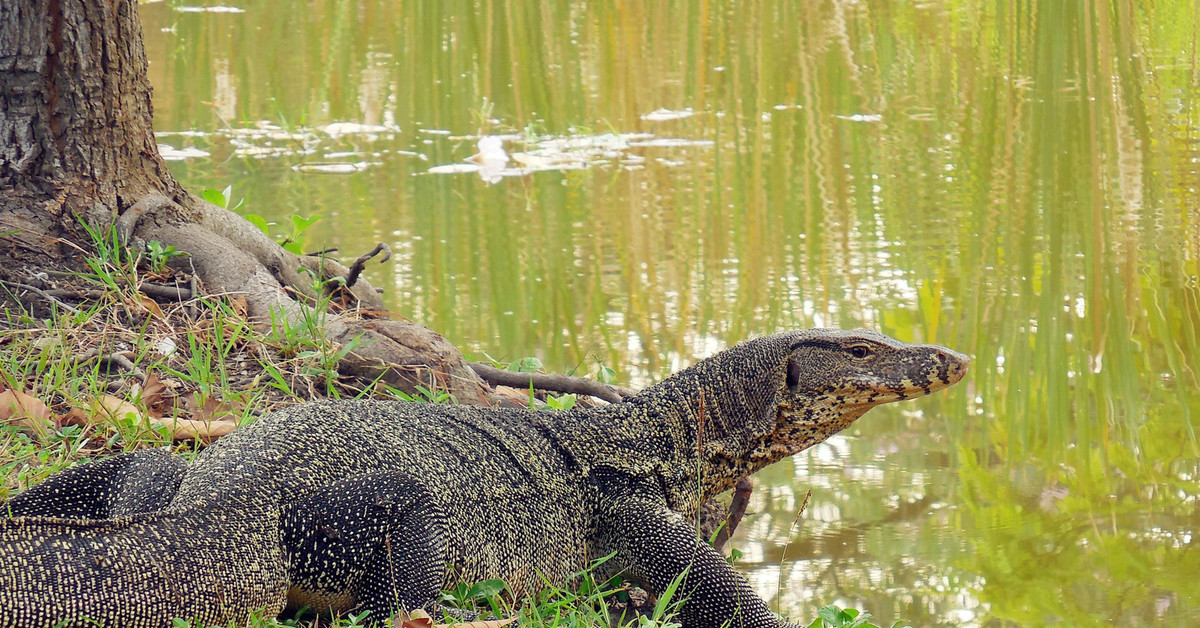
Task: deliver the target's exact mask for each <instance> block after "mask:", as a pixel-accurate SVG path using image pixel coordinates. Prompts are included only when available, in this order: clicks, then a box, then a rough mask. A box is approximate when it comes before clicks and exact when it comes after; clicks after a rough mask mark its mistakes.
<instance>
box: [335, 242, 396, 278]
mask: <svg viewBox="0 0 1200 628" xmlns="http://www.w3.org/2000/svg"><path fill="white" fill-rule="evenodd" d="M381 252H382V253H383V259H381V260H379V263H380V264H382V263H384V262H386V261H388V260H389V259H391V258H392V248H391V247H389V246H388V245H386V244H384V243H383V242H380V243H379V244H376V245H375V248H373V249H371V250H370V251H367V252H366V253H364V254H363V255H360V256H359V257H358V259H356V260H354V263H353V264H351V265H350V272H348V273H346V287H347V288H349V287H350V286H353V285H354V284H355V283H358V276H359V275H361V274H362V271H363V267H364V266H366V265H367V260H369V259H371V258H372V257H375V256H376V255H379V253H381Z"/></svg>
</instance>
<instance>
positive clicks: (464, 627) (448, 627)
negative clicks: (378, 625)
mask: <svg viewBox="0 0 1200 628" xmlns="http://www.w3.org/2000/svg"><path fill="white" fill-rule="evenodd" d="M515 621H517V618H516V617H512V618H510V619H493V620H491V621H468V622H462V623H456V624H435V623H433V618H432V617H430V616H429V613H426V612H425V611H423V610H421V609H417V610H415V611H413V612H411V613H405V614H401V615H400V616H399V617H397V618H395V619H393V620H392V628H501V627H502V626H507V625H509V624H511V623H513V622H515Z"/></svg>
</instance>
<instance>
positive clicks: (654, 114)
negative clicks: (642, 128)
mask: <svg viewBox="0 0 1200 628" xmlns="http://www.w3.org/2000/svg"><path fill="white" fill-rule="evenodd" d="M694 115H696V112H694V111H692V108H691V107H688V108H687V109H683V110H681V111H673V110H671V109H655V110H654V111H651V112H650V113H647V114H645V115H643V116H642V117H641V118H642V119H643V120H649V121H651V122H662V121H664V120H682V119H683V118H690V117H692V116H694Z"/></svg>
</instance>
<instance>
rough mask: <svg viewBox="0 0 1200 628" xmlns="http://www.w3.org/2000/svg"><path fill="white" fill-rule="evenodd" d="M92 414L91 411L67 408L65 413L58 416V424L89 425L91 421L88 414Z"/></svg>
mask: <svg viewBox="0 0 1200 628" xmlns="http://www.w3.org/2000/svg"><path fill="white" fill-rule="evenodd" d="M92 414H93V413H88V412H84V411H83V410H82V409H80V408H71V409H70V410H67V413H66V414H64V415H62V416H61V417H59V418H58V424H59V425H78V426H79V427H84V426H85V425H91V424H92V421H91V420H90V416H91V415H92Z"/></svg>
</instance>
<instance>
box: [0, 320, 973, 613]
mask: <svg viewBox="0 0 1200 628" xmlns="http://www.w3.org/2000/svg"><path fill="white" fill-rule="evenodd" d="M967 363H968V360H967V358H966V357H965V356H962V355H960V354H958V353H955V352H953V351H950V350H949V349H946V348H943V347H938V346H934V345H916V344H906V343H901V342H898V341H896V340H893V339H891V338H888V337H887V336H883V335H880V334H877V333H874V332H870V331H862V330H857V331H840V330H831V329H812V330H805V331H795V332H787V333H782V334H776V335H773V336H768V337H765V338H759V339H755V340H750V341H747V342H743V343H741V344H739V345H737V346H735V347H733V348H731V349H729V350H727V351H724V352H722V353H719V354H717V355H716V356H713V357H711V358H708V359H706V360H703V361H701V362H698V363H697V364H695V365H693V366H692V367H690V368H688V369H685V370H683V371H681V372H679V373H676V374H675V375H673V376H671V377H669V378H667V379H665V380H663V381H662V382H660V383H659V384H657V385H655V386H652V387H650V388H647V389H645V390H644V391H642V392H641V393H639V394H637V395H635V396H632V397H630V398H629V399H627V400H626V401H625V402H624V403H619V404H613V405H609V406H604V407H600V408H593V409H586V410H585V409H580V410H573V411H567V412H547V411H540V412H539V411H532V410H520V409H488V408H479V407H470V406H454V405H429V404H407V403H391V402H381V401H332V402H320V403H310V404H304V405H298V406H294V407H291V408H288V409H285V410H282V411H280V412H276V413H273V414H271V415H269V416H266V417H263V418H262V419H260V420H258V421H257V422H255V423H253V424H251V425H248V426H246V427H243V428H241V429H239V430H237V431H235V432H234V433H232V434H230V435H229V436H226V437H224V438H222V439H221V440H219V441H218V442H217V443H216V444H214V445H212V446H211V447H209V448H208V449H206V450H204V451H203V452H202V453H201V454H200V455H199V456H197V457H196V459H195V461H194V462H193V463H192V464H191V465H190V466H185V465H183V463H182V462H180V461H179V460H178V459H177V458H174V457H173V456H170V455H167V454H164V453H163V452H138V453H135V454H126V455H124V456H118V457H115V458H110V459H108V460H104V461H99V462H95V463H91V464H86V465H81V466H79V467H75V468H73V469H69V470H67V471H64V472H62V473H59V474H56V475H55V476H52V477H51V478H49V479H48V480H47V481H46V482H44V483H42V484H40V485H38V486H35V487H33V488H31V489H29V490H28V491H26V492H25V493H23V494H21V495H18V496H17V497H15V498H13V499H12V500H11V501H9V502H8V504H6V505H5V507H6V512H7V513H8V516H9V517H10V518H7V519H0V626H15V627H22V628H24V627H38V628H41V627H43V626H51V625H56V626H76V625H78V626H84V625H88V626H92V625H97V624H98V625H103V626H129V627H136V626H146V627H156V628H157V627H164V626H170V625H171V619H172V618H173V617H183V618H189V619H195V620H197V621H198V623H199V624H205V625H207V624H214V623H219V624H222V625H224V624H227V623H229V622H244V621H246V620H247V619H248V618H249V616H250V615H251V614H259V615H260V616H261V615H267V616H270V615H272V614H276V613H279V612H281V611H283V610H284V609H285V608H286V607H289V606H290V607H298V606H309V607H310V608H325V609H328V610H332V611H334V612H345V611H349V610H352V609H353V610H354V611H355V612H359V611H362V610H369V611H371V615H370V617H373V618H375V619H377V620H382V619H383V618H386V617H387V616H388V615H389V614H391V613H393V612H395V611H398V610H400V609H402V608H407V609H415V608H419V607H429V606H431V605H432V603H433V601H434V598H435V596H436V594H437V592H438V590H439V589H440V588H441V587H443V586H446V585H448V584H451V583H453V582H457V581H468V582H470V581H479V580H484V579H490V578H500V579H503V580H504V581H505V582H507V583H508V584H509V586H510V587H511V588H512V589H513V591H514V593H515V594H516V595H518V596H523V595H528V594H531V593H533V592H535V591H536V590H537V589H539V588H540V587H542V586H544V582H549V583H553V584H565V583H566V581H567V579H568V578H569V577H570V575H571V574H573V573H576V572H578V571H579V570H581V569H583V568H585V567H587V566H588V564H589V561H591V560H593V559H596V558H599V557H602V556H606V555H609V554H613V557H612V558H611V559H610V560H609V561H608V562H607V563H605V566H604V567H603V571H604V573H602V574H601V575H602V576H604V577H607V576H608V575H611V574H616V573H620V574H623V575H624V576H625V577H626V578H629V579H630V580H633V581H635V582H638V583H640V584H642V585H643V586H644V587H646V588H647V589H649V590H650V591H651V592H658V591H662V590H663V589H664V588H665V587H666V586H667V585H668V584H669V583H670V582H671V581H672V580H673V579H675V578H676V577H677V576H678V575H679V574H680V573H682V572H683V571H684V570H685V569H687V570H688V575H687V577H686V578H685V580H684V582H683V584H682V591H683V592H684V593H686V595H687V598H688V601H687V602H686V604H685V605H684V607H683V610H682V615H681V620H682V622H683V624H684V625H685V626H688V627H693V626H695V627H701V626H719V625H722V624H724V623H726V622H731V624H732V625H734V626H771V627H773V626H777V625H778V624H779V621H778V620H777V619H776V618H775V617H774V616H773V615H771V613H770V612H769V611H768V610H767V608H766V605H765V604H764V603H763V602H762V600H761V599H759V598H758V597H757V596H756V595H755V594H754V593H753V592H752V591H751V590H750V587H749V585H748V584H747V583H746V581H745V579H744V578H742V577H741V576H740V575H738V574H737V573H736V572H735V571H734V570H733V568H732V567H730V566H729V565H728V564H727V563H726V562H725V560H724V559H723V558H722V557H721V555H720V554H718V553H717V552H716V551H715V550H713V549H712V548H711V547H709V546H708V545H706V544H705V543H703V542H701V541H700V540H698V538H697V535H696V532H695V516H696V512H697V509H698V508H699V507H700V504H701V503H702V502H704V501H706V500H708V499H709V498H711V497H713V496H714V495H717V494H718V493H720V492H722V491H725V490H728V489H729V488H731V487H732V486H733V485H734V484H735V483H736V482H737V481H738V480H739V479H741V478H742V477H745V476H747V475H749V474H751V473H754V472H755V471H757V470H759V469H761V468H763V467H764V466H766V465H768V464H771V463H772V462H775V461H777V460H780V459H781V458H783V457H785V456H789V455H791V454H794V453H796V452H799V451H801V450H804V449H806V448H808V447H810V446H812V445H814V444H816V443H818V442H820V441H822V440H824V439H825V438H828V437H829V436H830V435H831V434H834V433H836V432H838V431H840V430H842V429H844V428H845V427H847V426H848V425H850V423H851V422H853V421H854V420H855V419H857V418H858V417H859V416H861V415H862V414H863V413H864V412H866V411H867V410H868V409H870V408H871V407H873V406H875V405H879V404H881V403H887V402H890V401H898V400H901V399H908V398H912V397H918V396H921V395H925V394H928V393H931V392H933V391H936V390H940V389H942V388H944V387H946V386H949V385H950V384H953V383H954V382H957V381H958V380H959V379H961V378H962V376H963V374H964V373H965V371H966V367H967Z"/></svg>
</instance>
